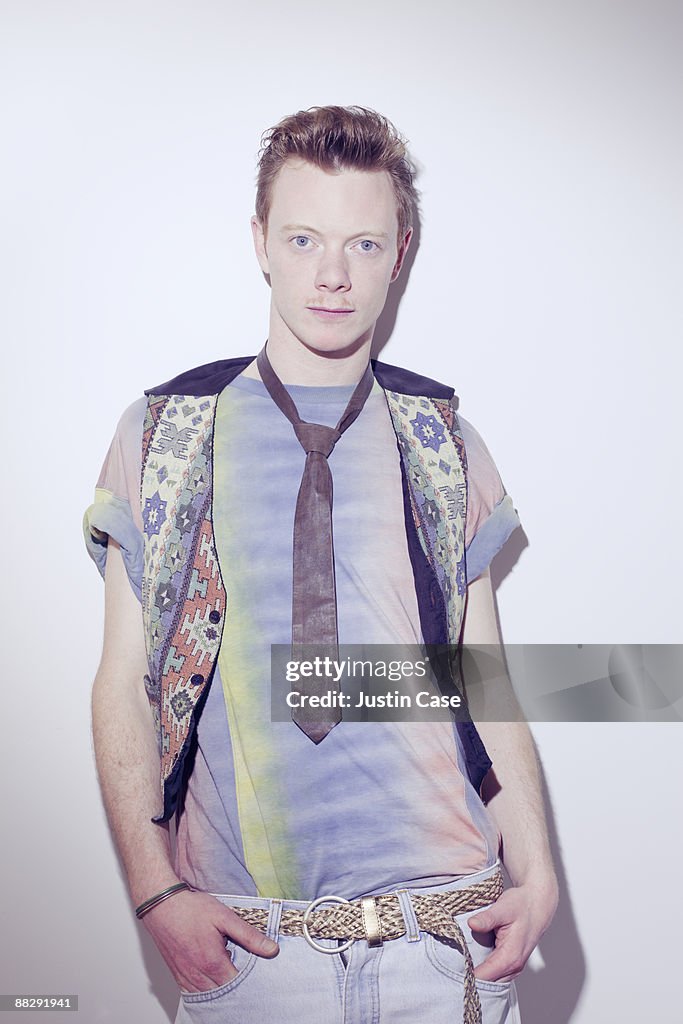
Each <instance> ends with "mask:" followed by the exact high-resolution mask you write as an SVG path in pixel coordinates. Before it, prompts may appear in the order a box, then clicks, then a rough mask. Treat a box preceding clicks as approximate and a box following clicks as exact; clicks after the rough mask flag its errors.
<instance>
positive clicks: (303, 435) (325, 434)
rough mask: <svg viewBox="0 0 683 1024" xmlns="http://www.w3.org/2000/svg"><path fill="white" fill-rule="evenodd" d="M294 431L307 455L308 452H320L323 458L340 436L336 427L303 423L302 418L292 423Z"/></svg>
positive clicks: (328, 453)
mask: <svg viewBox="0 0 683 1024" xmlns="http://www.w3.org/2000/svg"><path fill="white" fill-rule="evenodd" d="M294 432H295V434H296V436H297V437H298V439H299V442H300V444H301V447H302V448H303V449H304V451H305V452H306V454H307V455H308V454H309V452H320V454H321V455H324V456H325V458H327V457H328V455H330V453H331V452H332V449H333V448H334V446H335V444H336V443H337V441H338V440H339V438H340V437H341V434H340V433H339V431H338V430H337V429H336V427H327V426H324V425H323V424H322V423H305V422H304V421H303V420H300V421H299V422H298V423H295V424H294Z"/></svg>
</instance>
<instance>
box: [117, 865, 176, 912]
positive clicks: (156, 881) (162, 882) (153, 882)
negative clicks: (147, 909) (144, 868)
mask: <svg viewBox="0 0 683 1024" xmlns="http://www.w3.org/2000/svg"><path fill="white" fill-rule="evenodd" d="M182 881H183V879H182V878H179V877H178V875H177V874H176V873H175V871H168V872H163V873H160V874H158V875H146V876H145V878H144V880H143V879H140V881H138V882H136V883H135V885H132V884H131V886H130V898H131V902H132V904H133V907H139V906H140V904H141V903H145V902H146V901H147V900H149V899H151V898H152V896H156V895H157V893H160V892H163V891H164V890H165V889H170V888H171V886H173V885H178V884H179V883H180V882H182Z"/></svg>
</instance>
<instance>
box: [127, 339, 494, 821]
mask: <svg viewBox="0 0 683 1024" xmlns="http://www.w3.org/2000/svg"><path fill="white" fill-rule="evenodd" d="M252 359H253V357H246V358H239V359H229V360H222V361H220V362H217V363H209V364H207V365H205V366H200V367H198V368H196V369H194V370H190V371H189V372H188V373H185V374H182V375H181V376H180V377H176V378H174V379H173V380H172V381H169V382H168V383H167V384H163V385H161V386H159V387H157V388H152V389H151V390H149V391H147V392H146V394H147V396H148V403H147V412H146V417H145V423H144V429H143V440H142V485H141V502H142V520H143V531H144V570H143V580H142V610H143V619H144V626H145V637H146V644H147V656H148V662H149V675H148V676H147V677H146V679H145V685H146V687H147V696H148V698H149V702H150V705H151V707H152V712H153V715H154V720H155V725H156V730H157V736H158V742H159V750H160V755H161V795H162V801H163V809H162V811H161V813H160V814H159V815H157V817H155V818H154V819H153V820H154V821H156V822H162V821H168V820H169V818H170V817H171V816H172V814H173V813H174V811H175V809H176V807H177V804H178V800H179V797H180V793H181V791H182V786H183V782H184V774H183V768H184V765H185V761H186V758H187V755H188V753H189V752H190V750H191V748H192V743H193V740H194V737H195V730H196V723H197V720H198V718H199V715H200V714H201V710H202V707H203V705H204V702H205V700H206V697H207V695H208V689H209V686H210V683H211V679H212V676H213V672H214V669H215V665H216V662H217V659H218V652H219V649H220V644H221V636H222V632H223V626H224V623H225V616H226V615H229V614H230V590H229V587H230V580H229V579H223V577H222V575H221V571H220V566H219V562H218V558H217V555H216V547H215V541H214V530H213V509H212V481H213V431H214V418H215V413H216V406H217V402H218V397H219V395H220V393H221V391H222V390H223V388H224V387H225V386H226V385H227V384H229V383H230V381H231V380H232V379H233V378H234V377H236V376H237V375H238V374H239V373H241V372H242V370H243V369H245V367H246V366H248V364H249V363H250V362H252ZM373 370H374V373H375V377H376V379H377V381H378V382H379V384H380V385H381V387H382V388H383V389H384V393H385V396H386V400H387V404H388V407H389V412H390V414H391V419H392V423H393V427H394V431H395V433H396V439H397V443H398V449H399V453H400V459H401V473H402V481H403V501H404V513H405V523H406V534H407V540H408V550H409V554H410V560H411V565H412V569H413V574H414V577H415V586H416V591H417V598H418V607H419V612H420V625H421V628H422V634H423V637H424V640H425V643H427V644H451V645H457V644H458V643H459V640H460V635H461V628H462V620H463V612H464V606H465V594H466V587H467V578H466V564H465V517H466V514H467V463H466V456H465V447H464V444H463V440H462V436H461V433H460V428H459V425H458V420H457V416H456V414H455V410H454V407H453V404H452V396H453V389H452V388H448V387H446V386H444V385H443V384H437V383H436V382H435V381H432V380H429V379H428V378H426V377H421V376H419V375H417V374H413V373H409V372H408V371H406V370H401V369H399V368H397V367H393V366H389V365H388V364H386V363H380V362H375V361H373ZM457 728H458V733H459V736H460V739H461V742H462V745H463V749H464V753H465V760H466V765H467V771H468V775H469V777H470V781H471V782H472V784H473V785H474V786H475V788H476V789H478V788H479V786H480V784H481V781H482V779H483V777H484V775H485V774H486V772H487V771H488V769H489V767H490V766H491V762H490V760H489V758H488V756H487V754H486V751H485V750H484V747H483V744H482V742H481V739H480V738H479V735H478V733H477V731H476V728H475V727H474V725H473V723H472V722H471V721H464V722H458V723H457Z"/></svg>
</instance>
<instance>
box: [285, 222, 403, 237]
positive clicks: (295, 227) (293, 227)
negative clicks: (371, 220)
mask: <svg viewBox="0 0 683 1024" xmlns="http://www.w3.org/2000/svg"><path fill="white" fill-rule="evenodd" d="M281 231H282V232H283V233H286V234H289V233H290V231H299V232H301V233H302V234H304V233H306V234H310V235H319V234H320V231H319V230H318V229H317V228H312V227H309V226H308V225H307V224H284V225H283V226H282V228H281ZM367 235H371V236H373V237H374V238H388V237H389V235H388V234H387V233H386V232H385V231H372V230H367V231H354V232H353V234H352V235H351V236H350V237H351V238H365V237H366V236H367Z"/></svg>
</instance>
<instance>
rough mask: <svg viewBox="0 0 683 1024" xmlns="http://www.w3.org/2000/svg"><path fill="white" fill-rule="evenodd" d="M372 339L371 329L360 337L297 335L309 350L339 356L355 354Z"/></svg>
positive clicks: (322, 354)
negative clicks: (311, 336)
mask: <svg viewBox="0 0 683 1024" xmlns="http://www.w3.org/2000/svg"><path fill="white" fill-rule="evenodd" d="M371 339H372V331H371V330H368V331H365V332H364V333H363V334H361V336H360V337H357V336H354V337H352V338H348V337H347V338H339V337H336V338H332V337H330V338H324V337H322V338H321V337H320V336H319V335H318V336H317V337H315V338H307V337H302V336H301V335H299V336H298V337H297V340H298V341H299V342H300V344H302V345H303V346H304V348H307V349H308V350H309V352H316V353H317V354H318V355H321V356H330V357H334V356H337V357H339V358H341V357H342V356H350V355H353V353H354V352H357V351H358V349H359V348H362V347H363V345H365V344H367V343H369V341H370V340H371Z"/></svg>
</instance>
